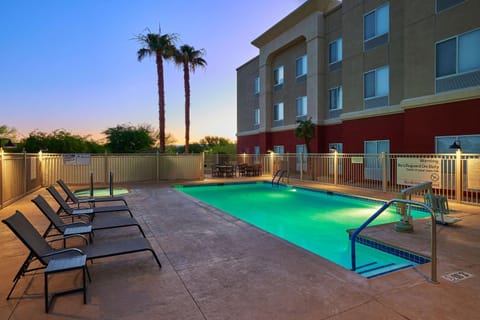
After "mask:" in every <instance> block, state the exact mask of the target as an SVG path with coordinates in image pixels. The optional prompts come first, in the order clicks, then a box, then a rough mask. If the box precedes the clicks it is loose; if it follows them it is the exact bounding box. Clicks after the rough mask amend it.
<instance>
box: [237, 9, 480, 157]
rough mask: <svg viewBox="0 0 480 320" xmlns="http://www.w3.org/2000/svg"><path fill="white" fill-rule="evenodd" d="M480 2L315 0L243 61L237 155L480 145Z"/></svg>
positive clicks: (474, 149)
mask: <svg viewBox="0 0 480 320" xmlns="http://www.w3.org/2000/svg"><path fill="white" fill-rule="evenodd" d="M479 13H480V0H463V1H462V0H408V1H398V0H392V1H385V0H344V1H341V2H340V1H332V0H307V1H306V2H305V3H304V4H303V5H301V6H300V7H299V8H297V9H296V10H295V11H293V12H292V13H290V14H289V15H288V16H287V17H285V18H284V19H283V20H281V21H279V22H278V23H277V24H275V25H274V26H273V27H271V28H270V29H268V30H266V31H265V32H264V33H263V34H261V35H260V36H259V37H258V38H256V39H254V40H253V41H252V44H253V45H254V46H255V47H257V48H258V50H259V54H258V56H256V57H254V58H253V59H251V60H250V61H248V62H246V63H245V64H243V65H242V66H240V67H239V68H238V69H237V148H238V150H237V151H238V153H244V152H245V153H247V154H260V153H267V152H268V151H269V150H271V151H274V152H276V153H300V152H305V145H304V141H303V140H302V139H298V138H296V137H295V128H296V127H297V126H298V122H297V121H299V120H307V119H311V121H312V122H313V123H314V125H315V137H314V139H313V140H312V141H311V143H310V145H309V151H310V152H312V153H324V152H328V151H329V150H330V149H332V148H335V149H337V150H338V151H339V152H344V153H365V154H368V153H380V152H389V153H445V152H452V149H449V146H450V145H452V143H453V142H455V141H457V142H458V143H459V144H460V146H461V148H462V151H463V152H465V153H480V18H479Z"/></svg>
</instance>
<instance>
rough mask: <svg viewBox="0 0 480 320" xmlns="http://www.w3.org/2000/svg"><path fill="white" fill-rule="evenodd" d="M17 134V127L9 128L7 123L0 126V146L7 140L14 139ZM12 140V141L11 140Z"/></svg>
mask: <svg viewBox="0 0 480 320" xmlns="http://www.w3.org/2000/svg"><path fill="white" fill-rule="evenodd" d="M16 135H17V129H15V128H10V127H8V126H7V125H1V126H0V147H2V146H3V145H4V144H5V143H7V142H8V141H9V140H10V141H12V140H15V137H16ZM12 142H13V141H12Z"/></svg>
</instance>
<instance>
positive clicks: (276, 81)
mask: <svg viewBox="0 0 480 320" xmlns="http://www.w3.org/2000/svg"><path fill="white" fill-rule="evenodd" d="M281 84H283V66H280V67H278V68H277V69H275V70H274V71H273V85H275V86H278V85H281Z"/></svg>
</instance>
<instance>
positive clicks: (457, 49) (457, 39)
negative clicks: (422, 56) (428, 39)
mask: <svg viewBox="0 0 480 320" xmlns="http://www.w3.org/2000/svg"><path fill="white" fill-rule="evenodd" d="M475 32H478V33H479V36H480V28H476V29H473V30H469V31H466V32H463V33H460V34H457V35H455V36H452V37H449V38H446V39H442V40H440V41H437V42H435V80H439V79H445V78H448V77H455V76H458V75H462V74H466V73H470V72H475V71H480V66H479V67H477V68H474V69H471V70H467V71H460V70H459V65H460V38H461V37H463V36H465V35H467V34H469V33H475ZM453 39H455V61H454V63H455V72H454V73H450V74H446V75H441V76H438V75H437V72H438V45H440V44H442V43H446V42H448V41H451V40H453ZM478 59H479V60H480V56H479V58H478Z"/></svg>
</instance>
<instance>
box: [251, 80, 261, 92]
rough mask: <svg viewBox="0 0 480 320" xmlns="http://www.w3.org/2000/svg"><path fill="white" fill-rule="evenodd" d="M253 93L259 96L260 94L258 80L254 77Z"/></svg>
mask: <svg viewBox="0 0 480 320" xmlns="http://www.w3.org/2000/svg"><path fill="white" fill-rule="evenodd" d="M253 93H254V94H259V93H260V78H259V77H256V78H255V80H254V82H253Z"/></svg>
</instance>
